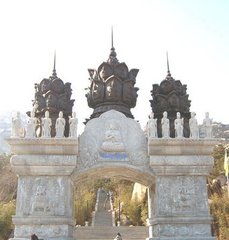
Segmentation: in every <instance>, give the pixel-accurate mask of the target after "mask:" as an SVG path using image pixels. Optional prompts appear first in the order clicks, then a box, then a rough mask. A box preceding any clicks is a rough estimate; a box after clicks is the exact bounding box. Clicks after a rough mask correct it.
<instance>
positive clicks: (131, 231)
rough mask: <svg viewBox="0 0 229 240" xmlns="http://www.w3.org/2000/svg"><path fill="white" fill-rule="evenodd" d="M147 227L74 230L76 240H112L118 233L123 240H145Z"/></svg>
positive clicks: (84, 228)
mask: <svg viewBox="0 0 229 240" xmlns="http://www.w3.org/2000/svg"><path fill="white" fill-rule="evenodd" d="M148 231H149V230H148V227H144V226H143V227H140V226H137V227H126V226H120V227H107V226H99V227H78V228H76V229H75V239H76V240H86V239H90V240H105V239H106V240H109V239H114V238H115V236H116V235H117V233H118V232H119V233H120V234H121V236H122V239H123V240H131V239H133V240H143V239H144V240H145V239H146V238H147V237H148Z"/></svg>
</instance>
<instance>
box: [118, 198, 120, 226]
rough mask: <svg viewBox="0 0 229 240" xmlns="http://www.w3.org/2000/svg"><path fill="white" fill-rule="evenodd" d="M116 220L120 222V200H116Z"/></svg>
mask: <svg viewBox="0 0 229 240" xmlns="http://www.w3.org/2000/svg"><path fill="white" fill-rule="evenodd" d="M118 220H119V222H120V200H118Z"/></svg>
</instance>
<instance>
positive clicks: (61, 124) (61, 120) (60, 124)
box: [55, 111, 66, 138]
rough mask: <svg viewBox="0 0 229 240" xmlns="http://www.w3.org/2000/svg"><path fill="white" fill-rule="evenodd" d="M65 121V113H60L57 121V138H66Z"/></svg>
mask: <svg viewBox="0 0 229 240" xmlns="http://www.w3.org/2000/svg"><path fill="white" fill-rule="evenodd" d="M65 122H66V121H65V119H64V118H63V112H62V111H60V112H59V117H58V118H57V119H56V125H55V128H56V138H63V137H64V129H65Z"/></svg>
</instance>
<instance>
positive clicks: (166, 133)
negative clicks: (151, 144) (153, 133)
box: [161, 112, 170, 138]
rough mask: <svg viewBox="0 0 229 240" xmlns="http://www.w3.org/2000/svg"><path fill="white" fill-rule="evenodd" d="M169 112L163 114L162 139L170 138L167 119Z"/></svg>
mask: <svg viewBox="0 0 229 240" xmlns="http://www.w3.org/2000/svg"><path fill="white" fill-rule="evenodd" d="M167 115H168V114H167V112H163V118H162V119H161V127H162V137H163V138H169V128H170V125H169V119H168V117H167Z"/></svg>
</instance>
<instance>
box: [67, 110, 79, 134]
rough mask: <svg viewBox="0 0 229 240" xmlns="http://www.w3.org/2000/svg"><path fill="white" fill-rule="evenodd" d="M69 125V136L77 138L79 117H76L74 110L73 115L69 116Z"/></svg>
mask: <svg viewBox="0 0 229 240" xmlns="http://www.w3.org/2000/svg"><path fill="white" fill-rule="evenodd" d="M69 125H70V131H69V137H70V138H77V125H78V119H77V118H76V112H73V116H72V117H69Z"/></svg>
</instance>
